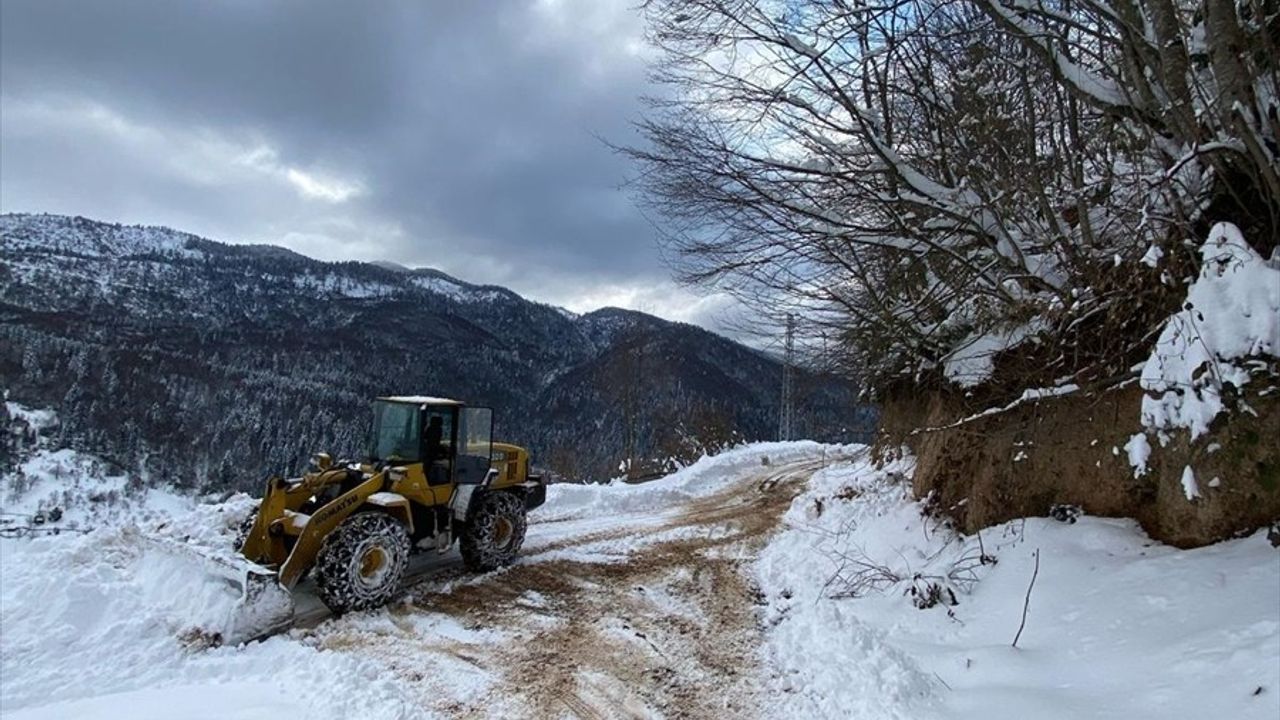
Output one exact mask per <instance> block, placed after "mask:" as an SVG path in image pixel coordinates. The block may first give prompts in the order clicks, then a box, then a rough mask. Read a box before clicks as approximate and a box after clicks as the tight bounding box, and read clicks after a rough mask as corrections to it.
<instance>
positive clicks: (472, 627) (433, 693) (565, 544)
mask: <svg viewBox="0 0 1280 720" xmlns="http://www.w3.org/2000/svg"><path fill="white" fill-rule="evenodd" d="M833 459H834V458H822V459H814V460H807V461H801V462H795V463H788V464H785V465H780V466H776V467H774V468H769V469H763V468H762V470H761V471H758V472H755V473H753V474H752V475H750V476H748V477H746V478H744V479H742V480H739V481H736V482H733V483H731V484H729V485H728V486H727V487H725V488H723V489H721V490H719V491H717V492H716V493H714V494H712V495H709V496H706V497H702V498H697V499H694V500H691V501H689V502H687V503H685V504H684V505H683V506H682V507H680V508H679V509H678V510H676V511H674V512H672V513H671V517H670V518H669V519H667V520H666V521H664V522H661V523H658V524H646V525H642V526H641V527H634V526H632V527H628V526H625V523H626V518H625V517H620V518H619V520H620V522H621V523H624V525H623V526H621V527H618V528H611V529H608V530H601V531H598V532H590V533H587V534H585V535H582V536H579V537H575V538H571V539H563V540H557V541H553V542H551V543H548V544H547V545H544V546H540V547H538V548H537V549H536V550H535V551H534V552H532V553H531V554H530V555H528V556H526V557H525V558H524V559H523V561H522V562H521V563H518V564H516V565H514V566H512V567H510V568H507V569H505V570H502V571H498V572H495V573H490V574H487V575H483V576H479V577H468V576H466V575H465V574H464V573H462V572H460V571H453V570H452V569H450V570H447V571H445V572H444V573H442V574H441V575H437V576H435V577H433V578H432V579H430V580H428V581H425V582H421V583H420V584H419V585H418V586H417V587H416V588H410V590H409V591H408V593H407V597H406V599H405V600H404V601H402V602H401V603H400V604H397V605H396V606H395V607H393V608H391V609H390V611H389V614H388V615H389V619H390V627H389V628H387V629H386V630H385V631H379V632H373V633H371V632H367V631H363V632H350V633H348V632H344V630H343V628H342V627H341V626H342V624H343V623H342V622H341V621H338V622H334V623H330V624H326V625H325V626H324V627H322V628H319V629H318V630H317V631H316V632H315V636H314V637H312V638H310V639H309V641H310V642H312V643H314V644H316V645H318V646H319V647H321V648H325V649H333V650H340V651H349V652H356V653H360V654H367V655H372V656H375V657H377V658H378V659H379V660H380V661H381V662H383V663H385V664H387V665H388V666H389V667H390V669H391V670H392V671H393V672H396V673H398V674H399V675H400V677H401V678H403V681H404V682H405V683H406V684H407V685H409V686H410V687H411V689H412V690H413V692H414V694H415V695H416V696H417V697H418V698H419V699H420V700H421V702H422V704H423V705H424V708H425V709H428V710H431V711H434V712H435V713H438V714H443V715H446V716H452V717H458V718H479V717H531V718H541V717H577V718H633V717H635V718H639V717H651V716H653V715H654V714H660V715H662V716H664V717H670V718H712V717H725V716H731V717H751V716H753V715H754V714H755V711H756V709H757V707H758V704H759V703H758V702H757V698H756V696H755V693H756V692H757V688H758V685H759V682H758V675H757V673H756V669H757V662H758V661H757V653H756V650H757V648H758V646H759V642H760V634H761V629H760V627H759V623H758V613H757V607H756V606H757V603H758V602H759V595H758V591H757V590H756V588H755V587H754V586H753V584H752V582H751V581H750V579H749V572H748V571H746V569H745V568H744V567H743V566H744V564H746V563H749V562H750V561H751V560H752V559H753V558H754V557H755V554H756V551H758V549H759V547H760V546H761V545H763V543H764V542H765V541H766V540H767V539H768V537H769V535H770V534H771V533H772V531H773V530H774V529H775V528H776V527H777V525H778V523H779V521H780V520H781V516H782V514H783V513H784V512H785V511H786V509H787V507H789V505H790V503H791V500H792V499H793V498H794V497H795V496H796V495H797V494H798V493H799V491H800V489H801V485H802V484H803V482H804V481H805V480H806V479H807V478H808V477H809V475H811V474H812V472H814V471H816V470H817V469H819V468H821V467H822V466H824V465H825V464H828V463H829V462H831V461H832V460H833ZM611 541H618V542H625V543H630V544H631V546H630V547H624V548H623V549H622V552H623V555H622V556H621V557H619V556H618V555H611V554H607V553H594V554H591V553H583V554H582V555H580V556H579V555H575V554H570V556H569V557H559V556H557V555H559V554H560V553H557V551H567V553H568V551H572V550H573V549H575V548H583V549H586V548H587V547H589V546H596V545H599V546H602V547H606V548H607V545H608V543H609V542H611ZM637 541H639V542H640V543H641V545H640V546H639V547H635V546H634V545H635V544H636V542H637ZM567 553H566V554H567ZM548 554H551V555H552V557H550V558H545V559H542V560H539V559H538V558H539V556H545V555H548ZM442 615H443V616H445V619H446V620H447V621H448V622H452V623H457V624H458V625H460V626H461V627H462V628H464V629H465V631H464V632H463V633H461V634H462V637H461V638H451V637H447V636H442V634H441V633H435V632H430V633H423V631H422V628H423V623H424V622H425V623H431V622H438V621H439V620H440V616H442ZM455 634H456V633H455ZM444 635H448V633H445V634H444ZM477 635H480V636H482V637H476V636H477ZM495 635H496V637H495ZM436 662H447V663H461V664H462V665H459V666H458V667H460V668H462V669H463V670H466V669H470V670H471V671H472V672H478V673H481V674H482V675H483V676H484V677H485V678H486V679H487V680H486V682H484V683H478V687H476V688H475V689H474V690H473V691H468V690H467V689H466V688H454V687H445V684H446V680H445V678H452V677H455V676H456V675H457V673H453V672H451V673H448V674H447V675H443V676H442V675H440V674H438V673H432V672H430V668H431V667H432V666H433V664H434V663H436Z"/></svg>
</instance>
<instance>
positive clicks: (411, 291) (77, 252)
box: [0, 215, 870, 488]
mask: <svg viewBox="0 0 1280 720" xmlns="http://www.w3.org/2000/svg"><path fill="white" fill-rule="evenodd" d="M780 378H781V367H780V365H779V364H778V363H777V362H776V361H775V360H773V359H772V358H770V357H768V356H765V355H763V354H761V353H758V352H756V351H753V350H751V349H748V348H746V347H744V346H741V345H738V344H736V343H733V342H731V341H729V340H726V339H724V338H722V337H719V336H717V335H714V334H712V333H709V332H707V331H705V330H701V329H699V328H696V327H692V326H688V325H681V324H678V323H671V322H667V321H664V320H661V319H658V318H655V317H651V316H648V315H644V314H641V313H635V312H629V311H624V310H616V309H605V310H600V311H597V312H593V313H590V314H587V315H583V316H575V315H573V314H572V313H569V312H567V311H565V310H562V309H560V308H556V307H551V306H548V305H542V304H538V303H534V302H530V301H528V300H525V299H523V298H521V297H520V296H518V295H516V294H515V293H512V292H511V291H509V290H506V289H503V288H498V287H481V286H475V285H471V284H468V283H466V282H463V281H460V280H457V279H454V278H451V277H449V276H447V275H444V274H443V273H440V272H437V271H434V270H429V269H419V270H407V269H403V268H394V267H389V266H381V265H373V264H365V263H355V262H346V263H324V262H319V261H316V260H312V259H310V258H306V257H303V256H301V255H297V254H295V253H292V252H290V251H288V250H284V249H282V248H278V247H269V246H250V245H224V244H221V243H217V242H213V241H210V240H205V239H202V238H199V237H196V236H193V235H189V234H186V233H181V232H176V231H173V230H169V229H165V228H152V227H126V226H120V225H112V224H105V223H99V222H94V221H92V220H87V219H83V218H69V217H61V216H50V215H6V216H3V217H0V387H4V388H7V389H8V391H9V393H10V395H11V399H12V400H18V401H21V402H23V403H24V404H26V405H28V406H32V407H50V408H53V409H56V410H57V412H58V416H59V418H60V419H61V422H62V425H61V427H60V429H59V431H58V432H59V433H60V435H61V441H62V442H63V443H64V444H67V445H71V446H74V447H78V448H83V449H87V450H91V451H93V452H95V453H97V454H99V455H101V456H103V457H106V458H108V459H110V460H111V461H113V462H116V463H118V464H119V465H120V466H121V468H123V469H125V470H127V471H129V472H136V473H138V474H140V475H142V476H144V477H154V478H159V477H163V478H164V479H165V480H169V481H173V482H175V483H178V484H180V485H191V486H198V487H205V486H207V487H213V488H222V487H233V486H234V487H241V488H243V487H251V486H255V485H256V484H257V483H258V482H259V481H260V479H261V478H262V477H263V476H264V475H265V474H266V473H268V472H289V471H292V470H294V469H297V468H298V467H299V465H300V464H301V463H303V462H304V461H305V459H306V458H307V457H308V456H309V455H310V453H312V452H315V451H318V450H322V449H327V450H329V451H331V452H334V453H337V454H339V455H347V456H353V457H354V456H358V455H359V453H360V452H361V450H362V448H363V446H364V435H365V432H366V426H367V417H368V402H369V400H370V399H371V398H372V397H374V396H377V395H385V394H390V393H431V394H438V395H446V396H453V397H459V398H463V399H466V400H467V401H469V402H472V403H475V404H484V405H491V406H493V408H494V409H495V417H496V428H495V430H496V433H497V434H498V435H499V436H500V437H502V438H503V439H507V440H510V441H514V442H518V443H525V444H528V445H530V446H531V447H532V449H533V450H534V452H535V457H536V458H537V460H538V462H539V463H541V464H543V465H544V466H546V467H548V468H549V469H551V470H554V471H558V472H561V473H565V474H568V475H569V476H571V477H575V478H588V477H590V478H600V477H607V476H612V475H616V474H618V468H619V467H621V466H622V464H623V462H624V461H626V460H628V459H629V458H630V459H632V462H631V463H629V466H630V467H631V468H632V469H633V472H644V471H647V470H652V469H658V467H659V466H661V465H662V464H664V463H665V462H666V461H667V459H668V458H671V457H673V456H675V457H689V456H690V455H693V454H696V453H697V452H699V451H700V450H701V449H703V448H704V447H707V446H716V445H719V444H722V443H724V442H727V441H731V440H735V439H759V438H768V437H771V436H772V435H773V433H775V432H776V426H777V404H778V394H779V391H778V388H779V385H780V382H781V380H780ZM799 390H800V392H799V400H800V403H799V405H800V410H799V418H798V424H799V425H800V427H801V429H802V430H803V431H804V432H805V434H807V435H813V436H817V437H825V438H831V439H840V438H848V437H852V436H854V435H856V434H857V433H858V432H863V433H865V430H866V427H865V423H866V422H867V421H868V420H869V419H870V416H869V414H868V412H867V411H866V410H859V409H858V408H857V407H856V406H855V404H854V402H853V399H852V395H851V393H850V392H849V391H848V390H847V389H845V386H843V385H841V384H839V383H835V382H833V381H830V380H817V379H814V378H811V377H808V376H805V377H803V378H802V381H801V382H800V383H799Z"/></svg>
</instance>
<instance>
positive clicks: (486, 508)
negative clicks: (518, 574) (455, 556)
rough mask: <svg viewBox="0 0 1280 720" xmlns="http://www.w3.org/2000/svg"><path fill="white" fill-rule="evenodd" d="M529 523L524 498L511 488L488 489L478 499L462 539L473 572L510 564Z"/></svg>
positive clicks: (464, 558)
mask: <svg viewBox="0 0 1280 720" xmlns="http://www.w3.org/2000/svg"><path fill="white" fill-rule="evenodd" d="M527 527H528V518H527V517H526V516H525V509H524V501H523V500H522V499H521V498H520V497H519V496H517V495H515V494H513V493H509V492H488V493H485V494H484V495H483V496H482V497H480V498H479V499H478V500H477V501H476V507H475V508H474V509H473V510H472V511H471V514H470V515H469V516H468V517H467V524H466V527H465V529H464V530H463V532H462V538H461V541H460V543H459V545H460V549H461V551H462V560H463V562H465V563H466V564H467V567H468V568H469V569H470V570H472V571H474V572H489V571H490V570H497V569H498V568H500V567H503V566H505V565H510V564H511V562H512V561H513V560H515V558H516V553H518V552H520V546H521V545H523V544H524V534H525V530H526V528H527Z"/></svg>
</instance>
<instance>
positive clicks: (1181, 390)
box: [1141, 223, 1280, 439]
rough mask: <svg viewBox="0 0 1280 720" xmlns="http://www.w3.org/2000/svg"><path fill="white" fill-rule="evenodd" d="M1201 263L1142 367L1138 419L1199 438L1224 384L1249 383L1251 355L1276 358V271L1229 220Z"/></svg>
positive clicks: (1279, 334) (1279, 321) (1279, 273)
mask: <svg viewBox="0 0 1280 720" xmlns="http://www.w3.org/2000/svg"><path fill="white" fill-rule="evenodd" d="M1200 252H1201V255H1202V257H1203V261H1204V264H1203V266H1202V267H1201V269H1200V276H1199V278H1198V279H1197V280H1196V281H1195V282H1194V283H1193V284H1192V285H1191V287H1190V289H1189V290H1188V291H1187V300H1186V302H1185V303H1184V304H1183V309H1182V310H1181V311H1179V312H1178V313H1176V314H1175V315H1174V316H1173V317H1171V318H1169V321H1168V323H1167V324H1166V325H1165V327H1164V331H1163V332H1161V334H1160V339H1159V340H1157V341H1156V345H1155V349H1154V350H1153V351H1152V353H1151V356H1150V357H1149V358H1148V359H1147V361H1146V363H1145V364H1144V365H1143V368H1142V379H1141V384H1142V388H1143V389H1144V390H1146V391H1147V394H1148V396H1147V397H1146V398H1144V399H1143V401H1142V423H1143V425H1144V426H1146V427H1148V428H1150V429H1152V430H1167V429H1172V428H1186V429H1188V430H1190V431H1191V437H1192V439H1195V438H1197V437H1199V436H1200V435H1203V434H1204V433H1205V432H1207V431H1208V429H1209V423H1211V422H1212V421H1213V419H1214V418H1215V417H1217V416H1218V414H1219V413H1221V412H1222V410H1223V393H1224V392H1226V391H1227V388H1228V387H1229V386H1234V387H1235V388H1240V387H1242V386H1244V385H1245V384H1247V383H1248V382H1249V377H1250V367H1249V366H1250V360H1251V359H1253V360H1255V361H1257V360H1261V361H1267V362H1274V361H1275V360H1276V359H1278V358H1280V269H1277V268H1273V267H1270V266H1269V265H1268V264H1267V262H1266V261H1264V260H1263V259H1262V257H1261V256H1259V255H1258V254H1257V253H1256V252H1254V250H1253V248H1251V247H1249V244H1248V243H1247V242H1245V240H1244V238H1243V237H1242V236H1241V235H1240V231H1239V230H1238V229H1237V228H1236V227H1235V226H1234V225H1231V224H1230V223H1219V224H1218V225H1216V226H1214V228H1213V230H1212V231H1211V232H1210V233H1209V239H1208V240H1207V241H1206V242H1205V243H1204V246H1203V247H1202V248H1201V251H1200Z"/></svg>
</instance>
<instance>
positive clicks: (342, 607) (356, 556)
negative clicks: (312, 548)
mask: <svg viewBox="0 0 1280 720" xmlns="http://www.w3.org/2000/svg"><path fill="white" fill-rule="evenodd" d="M410 547H411V544H410V542H409V533H408V531H407V530H406V529H405V527H404V525H403V524H402V523H401V522H400V521H399V520H396V519H395V518H393V517H391V516H390V515H386V514H384V513H380V512H358V513H356V514H354V515H352V516H351V517H349V518H347V519H346V520H343V521H342V524H341V525H339V526H338V527H337V529H335V530H334V531H333V532H331V533H329V537H327V538H325V541H324V547H322V548H321V549H320V554H319V556H318V557H317V558H316V564H315V569H316V573H315V578H316V589H317V590H318V591H319V595H320V599H321V600H322V601H323V602H324V604H325V605H326V606H328V608H329V609H330V610H332V611H333V612H335V613H344V612H349V611H353V610H369V609H371V608H375V607H379V606H381V605H385V604H386V603H387V601H388V600H390V599H391V598H392V596H394V595H395V592H396V590H397V589H398V588H399V587H400V580H401V579H402V578H403V577H404V570H405V566H406V565H407V564H408V562H409V550H410Z"/></svg>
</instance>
